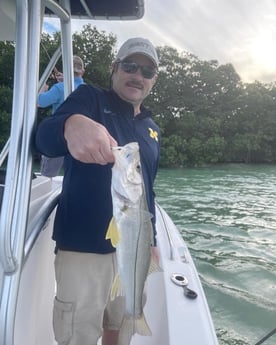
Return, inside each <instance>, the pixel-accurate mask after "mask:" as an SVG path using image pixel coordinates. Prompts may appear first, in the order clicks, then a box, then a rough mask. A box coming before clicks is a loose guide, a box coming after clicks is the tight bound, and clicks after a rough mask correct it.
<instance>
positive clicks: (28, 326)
mask: <svg viewBox="0 0 276 345" xmlns="http://www.w3.org/2000/svg"><path fill="white" fill-rule="evenodd" d="M143 14H144V1H143V0H116V1H115V0H113V1H109V0H98V1H95V0H94V1H93V0H92V1H90V0H80V1H77V0H71V1H69V0H60V1H55V0H44V1H41V0H2V1H1V2H0V39H1V40H2V41H4V40H12V41H15V42H16V50H15V60H14V66H15V67H14V89H13V105H12V122H11V133H10V137H9V140H8V141H7V143H6V145H5V146H4V148H3V150H2V152H1V154H0V166H1V174H0V202H1V213H0V293H1V304H0V344H1V345H19V344H20V345H22V344H23V345H38V344H39V345H54V344H56V343H55V340H54V335H53V330H52V306H53V299H54V295H55V279H54V269H53V267H54V265H53V262H54V242H53V241H52V239H51V235H52V228H53V219H54V215H55V209H56V205H57V202H58V198H59V194H60V191H61V184H62V177H61V176H58V177H55V178H53V179H52V180H51V179H49V178H47V177H44V176H41V175H40V174H39V173H37V172H33V164H32V160H33V159H32V134H33V129H34V126H35V124H36V99H37V92H38V90H39V89H40V87H41V86H42V85H43V84H44V83H45V81H46V80H47V78H48V77H49V75H50V73H51V71H52V70H53V68H54V66H55V63H56V61H57V60H58V58H59V57H60V56H61V55H62V61H63V73H64V82H65V96H66V95H68V94H69V93H70V91H71V90H72V85H73V83H72V80H73V78H72V70H73V68H72V61H71V60H72V59H71V58H70V57H71V56H72V44H71V18H78V19H79V20H83V19H84V20H87V19H101V20H135V19H139V18H141V17H142V16H143ZM44 16H52V17H56V18H59V19H60V26H61V32H62V42H61V49H58V50H57V51H56V52H55V53H54V54H53V56H52V57H51V59H50V62H49V65H48V67H47V68H46V70H45V72H44V74H43V75H42V77H41V78H40V80H38V75H39V73H38V72H39V45H40V33H41V27H42V21H43V18H44ZM30 85H32V87H27V86H30ZM6 161H7V164H5V166H6V168H3V166H4V164H3V163H4V162H6ZM156 215H157V240H158V244H159V249H160V265H161V267H162V270H163V271H162V272H158V273H154V274H151V275H149V277H148V280H147V302H146V305H145V307H144V312H145V317H146V319H147V322H148V324H149V326H150V328H151V331H152V336H139V335H137V334H135V335H134V336H133V339H132V341H131V345H142V344H143V345H157V344H158V345H180V344H183V345H184V344H187V345H217V344H218V340H217V337H216V333H215V329H214V325H213V321H212V318H211V314H210V311H209V306H208V303H207V300H206V296H205V294H204V290H203V288H202V285H201V281H200V278H199V274H198V272H197V270H196V267H195V265H194V263H193V259H192V257H191V255H190V252H189V249H188V247H187V245H186V244H185V242H184V240H183V238H182V237H181V235H180V233H179V231H178V229H177V228H176V226H175V225H174V223H173V221H172V219H171V218H170V217H169V216H168V214H167V213H166V211H165V210H164V209H163V208H162V207H161V206H160V205H158V204H156ZM100 343H101V340H100V339H99V344H100Z"/></svg>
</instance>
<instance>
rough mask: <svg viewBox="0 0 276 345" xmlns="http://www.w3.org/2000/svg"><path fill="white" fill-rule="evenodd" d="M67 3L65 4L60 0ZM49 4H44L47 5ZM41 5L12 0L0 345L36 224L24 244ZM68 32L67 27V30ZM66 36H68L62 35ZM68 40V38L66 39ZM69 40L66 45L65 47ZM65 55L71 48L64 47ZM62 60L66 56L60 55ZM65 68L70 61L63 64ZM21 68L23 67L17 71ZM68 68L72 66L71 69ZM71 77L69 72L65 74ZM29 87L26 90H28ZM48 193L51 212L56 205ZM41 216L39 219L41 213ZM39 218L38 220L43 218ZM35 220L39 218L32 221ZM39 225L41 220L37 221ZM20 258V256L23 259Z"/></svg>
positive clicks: (7, 344)
mask: <svg viewBox="0 0 276 345" xmlns="http://www.w3.org/2000/svg"><path fill="white" fill-rule="evenodd" d="M62 3H63V4H64V5H68V4H69V3H68V1H67V0H63V1H62ZM44 4H50V5H49V7H50V6H52V5H53V6H52V8H54V9H55V10H57V12H58V14H59V15H60V16H61V17H62V23H61V25H66V21H68V20H69V15H68V13H67V11H65V10H62V7H61V6H60V5H58V4H57V3H54V2H53V1H50V0H48V1H45V2H44ZM47 6H48V5H47ZM43 13H44V7H43V6H42V5H41V1H38V0H16V49H15V67H14V93H13V106H12V124H11V136H10V145H9V148H10V150H9V151H10V152H9V158H8V164H7V173H6V180H5V190H4V196H3V203H2V210H5V212H1V215H0V216H1V219H0V264H1V268H2V269H1V268H0V274H1V277H0V284H1V296H0V344H3V345H13V344H14V325H15V314H16V306H17V298H18V289H19V284H20V278H21V271H22V267H23V264H24V260H25V259H26V257H27V256H28V255H29V253H30V251H31V248H32V246H33V244H34V241H35V240H36V238H37V236H38V235H39V231H40V225H41V223H39V222H38V223H36V224H34V223H32V224H30V225H29V226H31V227H32V226H34V230H33V232H31V235H30V236H29V238H28V239H27V240H26V234H27V223H28V213H29V203H30V192H31V176H32V153H31V140H32V132H33V128H34V124H35V119H36V105H37V89H38V72H39V61H38V58H39V43H40V30H41V24H42V22H41V20H42V17H43V16H42V14H43ZM69 29H70V25H69V26H68V28H67V29H65V31H66V30H69ZM67 36H68V38H69V35H67ZM68 38H67V39H68ZM70 44H72V43H71V41H70V42H67V43H66V46H65V48H66V49H68V47H69V46H70ZM68 51H69V53H71V52H72V49H71V50H70V49H68ZM64 53H65V55H66V59H67V61H68V60H70V55H68V52H67V51H65V52H64ZM67 64H68V65H70V62H69V63H68V62H67ZM22 66H24V67H23V68H22ZM71 70H73V68H72V67H71ZM70 76H71V79H72V72H71V73H70ZM30 85H31V87H29V86H30ZM57 198H58V192H56V194H53V199H52V200H51V202H50V208H49V209H48V211H47V210H45V214H44V217H46V216H47V214H48V212H50V209H51V208H53V207H54V205H55V203H56V202H57ZM42 216H43V215H42ZM42 218H43V217H42ZM36 221H38V219H36ZM41 221H42V220H41ZM24 257H25V258H24Z"/></svg>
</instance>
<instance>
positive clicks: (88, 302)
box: [54, 250, 115, 345]
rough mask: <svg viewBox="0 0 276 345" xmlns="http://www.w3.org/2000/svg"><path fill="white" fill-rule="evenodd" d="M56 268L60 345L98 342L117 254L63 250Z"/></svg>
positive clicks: (55, 318)
mask: <svg viewBox="0 0 276 345" xmlns="http://www.w3.org/2000/svg"><path fill="white" fill-rule="evenodd" d="M55 269H56V282H57V295H56V298H55V303H54V332H55V338H56V340H57V342H58V344H60V345H63V344H66V345H80V344H81V345H96V344H97V340H98V338H99V337H100V336H101V334H102V327H103V317H104V309H105V307H106V305H107V304H108V301H109V293H110V289H111V285H112V281H113V279H114V267H113V254H105V255H100V254H90V253H76V252H67V251H60V250H59V251H58V253H57V257H56V260H55ZM112 345H115V344H114V343H113V344H112Z"/></svg>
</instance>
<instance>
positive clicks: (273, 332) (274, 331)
mask: <svg viewBox="0 0 276 345" xmlns="http://www.w3.org/2000/svg"><path fill="white" fill-rule="evenodd" d="M275 333H276V328H274V329H273V330H272V331H271V332H269V333H268V334H267V335H265V336H264V337H263V338H262V339H261V340H259V341H258V342H257V343H256V344H255V345H261V344H263V343H264V342H265V341H266V340H267V339H268V338H270V337H271V336H272V335H273V334H275Z"/></svg>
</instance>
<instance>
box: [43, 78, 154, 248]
mask: <svg viewBox="0 0 276 345" xmlns="http://www.w3.org/2000/svg"><path fill="white" fill-rule="evenodd" d="M76 113H78V114H83V115H86V116H87V117H90V118H92V119H93V120H95V121H97V122H99V123H101V124H103V125H104V126H105V127H106V128H107V130H108V131H109V133H110V134H111V135H112V136H113V137H114V138H115V139H116V140H117V142H118V144H119V145H125V144H127V143H129V142H132V141H137V142H138V143H139V146H140V155H141V164H142V171H143V177H144V183H145V189H146V196H147V202H148V206H149V211H150V212H151V213H152V214H153V216H154V217H153V224H155V205H154V191H153V184H154V179H155V176H156V173H157V168H158V160H159V150H160V132H159V128H158V127H157V125H156V124H155V123H154V121H153V120H152V119H151V117H150V115H151V113H150V112H149V111H148V110H147V109H145V108H144V107H142V111H141V113H140V114H138V115H136V116H134V109H133V106H132V104H130V103H128V102H125V101H123V100H122V99H121V98H119V97H118V96H117V94H116V93H115V92H114V91H112V90H104V89H99V88H95V87H92V86H89V85H80V86H79V87H78V89H77V90H75V91H74V92H73V93H72V94H71V95H70V96H69V97H68V98H67V99H66V101H65V102H64V103H63V104H62V105H61V106H60V107H59V108H58V110H57V112H56V113H55V114H54V116H49V117H47V118H46V119H45V120H43V121H42V122H41V123H40V125H39V126H38V130H37V133H36V146H37V149H38V151H40V152H41V153H42V154H44V155H46V156H48V157H57V156H65V159H64V179H63V188H62V193H61V197H60V200H59V204H58V207H57V212H56V218H55V223H54V233H53V239H54V240H55V241H56V245H57V248H60V249H63V250H71V251H79V252H88V253H102V254H104V253H110V252H113V251H114V248H113V247H112V245H111V243H110V241H109V240H106V239H105V235H106V231H107V228H108V224H109V221H110V219H111V217H112V199H111V168H112V164H107V165H105V166H102V165H99V164H88V163H82V162H80V161H78V160H76V159H74V158H73V157H72V156H71V155H70V153H69V151H68V148H67V145H66V141H65V139H64V133H63V132H64V123H65V121H66V119H67V118H68V117H69V116H71V115H72V114H76ZM154 229H155V227H154Z"/></svg>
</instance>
